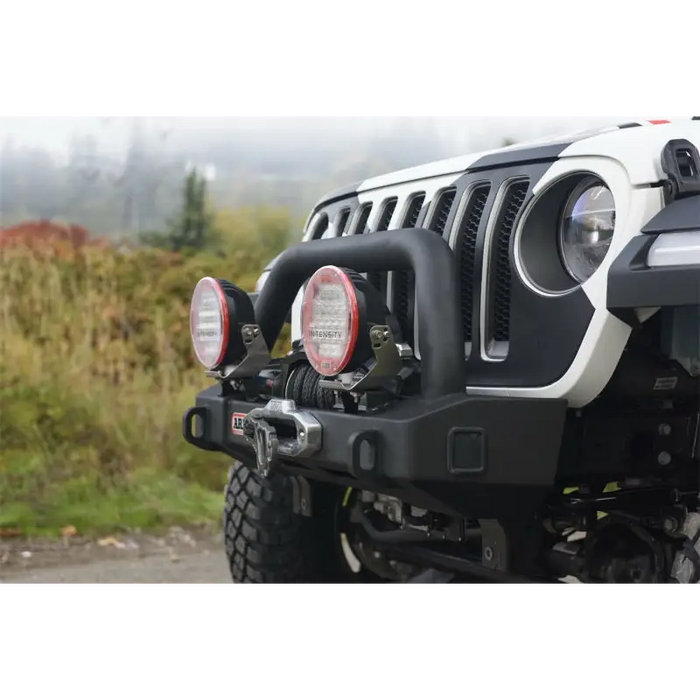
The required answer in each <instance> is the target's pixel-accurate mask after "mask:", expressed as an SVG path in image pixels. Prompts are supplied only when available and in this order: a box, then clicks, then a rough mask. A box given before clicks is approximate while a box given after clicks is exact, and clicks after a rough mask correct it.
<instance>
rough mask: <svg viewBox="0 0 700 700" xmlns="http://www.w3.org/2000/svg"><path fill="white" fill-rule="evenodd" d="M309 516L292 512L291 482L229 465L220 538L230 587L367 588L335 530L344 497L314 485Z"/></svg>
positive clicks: (367, 576) (365, 574)
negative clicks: (231, 582)
mask: <svg viewBox="0 0 700 700" xmlns="http://www.w3.org/2000/svg"><path fill="white" fill-rule="evenodd" d="M312 496H313V499H312V500H313V517H312V518H305V517H303V516H301V515H297V514H296V513H295V512H294V506H293V487H292V482H291V480H290V479H289V478H288V477H286V476H283V475H280V474H275V475H273V476H272V477H270V478H268V479H264V478H263V477H262V476H260V474H258V473H257V472H255V471H253V470H252V469H249V468H248V467H246V466H245V465H243V464H236V465H234V467H233V469H232V470H231V473H230V475H229V480H228V485H227V487H226V505H225V509H224V533H225V543H226V554H227V557H228V561H229V565H230V568H231V575H232V577H233V580H234V583H258V584H266V583H267V584H275V583H277V584H285V583H369V582H378V578H377V577H374V576H372V575H371V574H369V572H367V571H365V570H360V571H358V570H357V568H356V567H353V566H351V564H350V563H349V561H348V559H347V557H346V556H345V554H344V548H343V541H342V540H341V533H340V532H339V530H338V512H339V509H340V508H342V503H343V497H344V494H343V492H342V491H338V490H337V489H335V488H333V487H326V486H325V485H319V484H314V485H313V494H312Z"/></svg>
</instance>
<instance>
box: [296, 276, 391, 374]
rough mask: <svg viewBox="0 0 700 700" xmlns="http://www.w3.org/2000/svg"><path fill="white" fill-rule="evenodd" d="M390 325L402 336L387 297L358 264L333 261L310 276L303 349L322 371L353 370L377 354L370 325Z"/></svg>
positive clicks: (305, 302)
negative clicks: (354, 267) (350, 267)
mask: <svg viewBox="0 0 700 700" xmlns="http://www.w3.org/2000/svg"><path fill="white" fill-rule="evenodd" d="M378 326H386V327H389V328H390V329H391V332H392V333H393V335H394V338H395V339H396V341H397V342H400V338H401V335H400V330H399V328H398V325H397V324H396V322H395V320H394V319H393V317H392V316H391V314H390V313H389V310H388V309H387V308H386V304H385V302H384V298H383V297H382V296H381V295H380V294H379V292H378V291H377V290H376V289H375V288H374V287H372V285H371V284H369V282H367V280H366V279H365V278H364V277H362V275H359V274H358V273H357V272H355V271H353V270H345V269H340V268H338V267H335V266H333V265H328V266H326V267H323V268H321V269H320V270H318V272H316V274H315V275H314V276H313V277H312V278H311V280H310V281H309V283H308V285H307V286H306V291H305V293H304V302H303V304H302V311H301V330H302V337H303V343H304V351H305V352H306V357H307V359H308V360H309V363H310V364H311V366H312V367H313V368H314V369H315V370H316V372H318V374H320V375H321V376H322V377H327V378H331V377H337V376H338V375H341V374H343V373H345V372H354V371H355V370H357V369H359V368H360V367H362V366H364V365H365V363H366V362H368V361H370V360H371V359H372V358H373V357H374V352H373V346H372V341H371V339H370V331H371V329H372V328H375V327H378Z"/></svg>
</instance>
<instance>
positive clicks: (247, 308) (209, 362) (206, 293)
mask: <svg viewBox="0 0 700 700" xmlns="http://www.w3.org/2000/svg"><path fill="white" fill-rule="evenodd" d="M252 323H255V312H254V310H253V304H252V302H251V301H250V298H249V297H248V295H247V294H246V293H245V292H243V291H242V290H240V289H239V288H238V287H236V286H235V285H233V284H231V283H230V282H226V281H224V280H217V279H214V278H212V277H205V278H204V279H202V280H200V282H199V283H198V284H197V286H196V287H195V290H194V294H193V295H192V303H191V305H190V335H191V336H192V345H193V347H194V351H195V354H196V356H197V359H198V360H199V362H201V364H202V365H203V366H204V367H205V369H207V370H215V369H218V368H219V367H222V366H224V365H227V364H234V363H235V362H237V361H240V360H241V359H243V358H244V357H245V354H246V348H245V344H244V343H243V338H242V337H241V327H242V326H243V325H246V324H252Z"/></svg>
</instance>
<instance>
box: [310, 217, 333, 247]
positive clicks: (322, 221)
mask: <svg viewBox="0 0 700 700" xmlns="http://www.w3.org/2000/svg"><path fill="white" fill-rule="evenodd" d="M330 225H331V223H330V221H329V219H328V214H321V216H319V218H318V221H317V222H316V225H315V226H314V232H313V234H312V237H313V240H314V241H319V240H321V238H323V237H324V236H325V235H326V233H328V229H329V227H330Z"/></svg>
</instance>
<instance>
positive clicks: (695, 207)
mask: <svg viewBox="0 0 700 700" xmlns="http://www.w3.org/2000/svg"><path fill="white" fill-rule="evenodd" d="M687 231H700V195H694V196H693V197H687V198H685V199H678V200H676V201H675V202H672V203H671V204H669V205H668V206H667V207H664V208H663V209H662V210H661V211H660V212H659V213H658V214H657V215H656V216H655V217H654V218H653V219H652V220H651V221H650V222H649V223H648V224H647V225H646V226H645V227H644V228H643V229H642V233H643V234H646V235H649V236H656V235H659V234H661V233H684V232H687Z"/></svg>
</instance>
